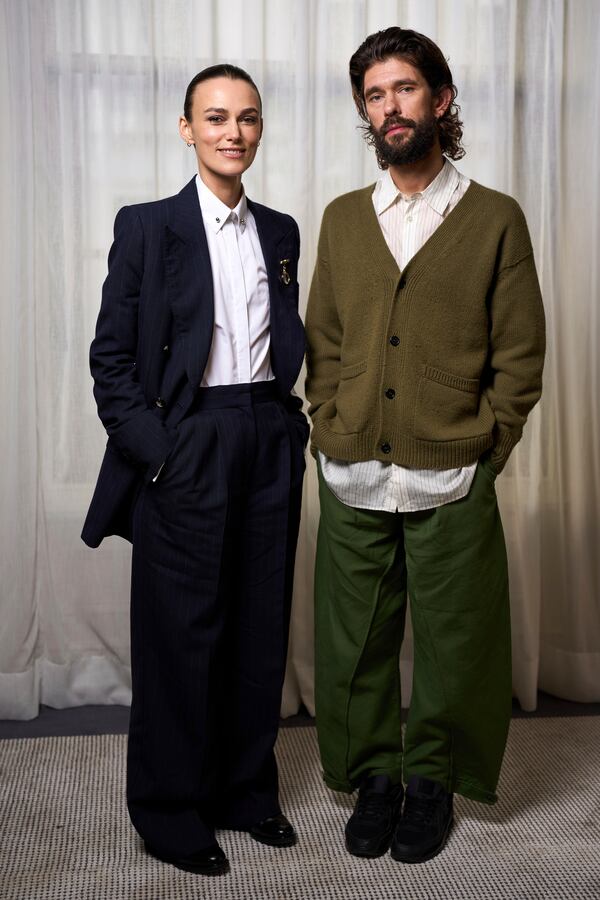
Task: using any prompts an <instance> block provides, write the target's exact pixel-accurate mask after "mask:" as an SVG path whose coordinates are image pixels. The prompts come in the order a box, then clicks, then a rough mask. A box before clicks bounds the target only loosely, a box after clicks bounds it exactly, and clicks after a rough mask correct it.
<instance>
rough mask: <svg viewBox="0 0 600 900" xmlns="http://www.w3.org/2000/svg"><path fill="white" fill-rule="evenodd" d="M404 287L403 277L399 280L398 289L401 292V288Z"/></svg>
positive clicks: (404, 280) (404, 279)
mask: <svg viewBox="0 0 600 900" xmlns="http://www.w3.org/2000/svg"><path fill="white" fill-rule="evenodd" d="M404 287H406V278H405V277H404V275H403V276H402V278H401V279H400V281H399V282H398V288H399V289H400V290H402V288H404Z"/></svg>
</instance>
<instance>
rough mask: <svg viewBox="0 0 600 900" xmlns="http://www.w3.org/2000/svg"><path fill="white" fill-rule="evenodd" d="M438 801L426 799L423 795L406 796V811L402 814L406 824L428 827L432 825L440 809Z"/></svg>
mask: <svg viewBox="0 0 600 900" xmlns="http://www.w3.org/2000/svg"><path fill="white" fill-rule="evenodd" d="M438 805H439V804H437V803H435V802H433V801H431V800H424V799H422V798H421V797H411V796H409V795H407V796H406V799H405V801H404V813H403V816H402V819H403V822H404V824H405V825H414V826H415V827H417V828H419V827H423V826H425V827H427V826H428V825H431V823H432V821H433V819H434V818H435V814H436V812H437V809H438Z"/></svg>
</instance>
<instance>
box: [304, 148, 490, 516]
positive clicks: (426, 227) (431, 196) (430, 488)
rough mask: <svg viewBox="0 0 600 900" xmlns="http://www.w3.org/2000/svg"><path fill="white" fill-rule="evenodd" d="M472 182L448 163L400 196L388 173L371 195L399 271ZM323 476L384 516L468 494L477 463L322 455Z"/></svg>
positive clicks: (349, 498) (344, 496)
mask: <svg viewBox="0 0 600 900" xmlns="http://www.w3.org/2000/svg"><path fill="white" fill-rule="evenodd" d="M469 184H470V181H469V179H468V178H465V177H464V175H461V174H460V173H459V172H458V171H457V170H456V169H455V168H454V166H453V165H452V163H450V162H448V160H446V161H445V163H444V165H443V167H442V169H441V171H440V172H439V173H438V175H436V177H435V178H434V179H433V181H432V182H431V184H430V185H428V186H427V188H426V189H425V190H424V191H420V192H419V193H417V194H411V195H405V194H402V193H401V192H400V191H399V190H398V188H397V187H396V185H395V184H394V181H393V179H392V176H391V175H390V172H389V169H388V170H387V171H386V172H385V174H384V175H383V177H382V178H380V179H379V181H378V182H377V184H376V185H375V190H374V191H373V206H374V207H375V212H376V213H377V218H378V220H379V225H380V227H381V230H382V232H383V236H384V238H385V240H386V243H387V245H388V247H389V248H390V250H391V252H392V255H393V256H394V259H395V260H396V262H397V263H398V268H399V269H400V270H402V269H404V267H405V266H406V265H407V263H408V262H409V261H410V260H411V259H412V257H413V256H414V255H415V253H417V252H418V251H419V250H420V249H421V247H422V246H423V244H425V242H426V241H427V240H428V239H429V238H430V237H431V235H432V234H433V233H434V231H435V230H436V228H438V226H439V225H441V223H442V222H443V221H444V219H445V217H446V216H447V215H448V213H449V212H451V211H452V210H453V209H454V207H455V206H456V204H457V203H458V201H459V200H460V199H461V198H462V197H463V196H464V193H465V191H466V190H467V188H468V187H469ZM319 459H320V462H321V469H322V472H323V477H324V478H325V481H326V482H327V485H328V487H329V488H330V490H331V491H332V492H333V493H334V494H335V496H336V497H337V498H338V499H339V500H341V501H342V503H346V504H347V505H348V506H355V507H357V508H359V509H376V510H382V511H385V512H415V511H416V510H420V509H432V508H433V507H435V506H443V505H444V504H445V503H451V502H452V501H453V500H460V498H461V497H465V496H466V495H467V494H468V493H469V489H470V487H471V482H472V481H473V476H474V475H475V469H476V467H477V463H473V465H470V466H463V467H462V468H460V469H444V470H440V471H438V470H436V469H410V468H406V467H404V466H396V465H394V464H393V463H383V462H380V461H379V460H376V459H373V460H368V461H366V462H357V463H349V462H344V461H342V460H336V459H330V458H329V457H326V456H324V455H323V454H322V453H320V454H319Z"/></svg>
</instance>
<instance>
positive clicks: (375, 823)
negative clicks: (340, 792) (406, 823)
mask: <svg viewBox="0 0 600 900" xmlns="http://www.w3.org/2000/svg"><path fill="white" fill-rule="evenodd" d="M402 794H403V789H402V785H401V784H396V785H393V784H392V782H391V780H390V778H389V776H388V775H371V776H370V777H369V778H365V780H364V781H363V783H362V784H361V786H360V790H359V792H358V799H357V801H356V805H355V807H354V812H353V813H352V815H351V816H350V818H349V819H348V822H347V824H346V832H345V833H346V849H347V850H348V853H352V855H353V856H368V857H373V858H374V857H376V856H381V855H382V854H383V853H385V852H386V850H387V849H388V847H389V846H390V842H391V840H392V835H393V833H394V827H395V825H396V822H397V820H398V816H399V814H400V807H401V806H402Z"/></svg>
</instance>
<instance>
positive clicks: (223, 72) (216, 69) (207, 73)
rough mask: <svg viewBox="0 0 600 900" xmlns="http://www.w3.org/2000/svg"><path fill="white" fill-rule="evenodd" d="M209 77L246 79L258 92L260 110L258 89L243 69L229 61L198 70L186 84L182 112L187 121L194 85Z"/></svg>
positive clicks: (258, 92)
mask: <svg viewBox="0 0 600 900" xmlns="http://www.w3.org/2000/svg"><path fill="white" fill-rule="evenodd" d="M211 78H231V79H232V80H235V79H240V80H241V81H247V82H248V84H251V85H252V87H253V88H254V90H255V91H256V93H257V94H258V105H259V109H260V110H261V112H262V99H261V96H260V91H259V90H258V88H257V87H256V85H255V84H254V82H253V81H252V78H251V77H250V76H249V75H248V73H247V72H245V71H244V70H243V69H240V68H238V66H232V65H230V64H229V63H220V64H219V65H216V66H209V67H208V69H202V71H201V72H198V74H197V75H194V77H193V78H192V80H191V81H190V83H189V84H188V86H187V91H186V92H185V100H184V101H183V114H184V116H185V117H186V119H187V120H188V122H191V121H192V100H193V98H194V91H195V90H196V85H197V84H201V82H203V81H209V80H210V79H211Z"/></svg>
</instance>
